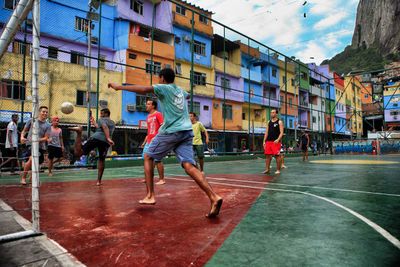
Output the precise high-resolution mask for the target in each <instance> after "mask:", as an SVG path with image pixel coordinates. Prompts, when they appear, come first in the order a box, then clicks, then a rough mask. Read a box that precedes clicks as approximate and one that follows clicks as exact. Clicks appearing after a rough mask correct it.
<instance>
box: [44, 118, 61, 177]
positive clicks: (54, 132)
mask: <svg viewBox="0 0 400 267" xmlns="http://www.w3.org/2000/svg"><path fill="white" fill-rule="evenodd" d="M59 123H60V119H59V118H58V117H53V118H51V130H50V134H49V140H48V141H47V142H48V144H47V152H48V155H47V158H48V159H49V167H48V168H49V176H53V164H54V163H56V162H59V161H60V160H61V158H62V157H63V152H64V141H63V138H62V130H61V128H60V127H58V124H59ZM54 159H56V160H55V161H54Z"/></svg>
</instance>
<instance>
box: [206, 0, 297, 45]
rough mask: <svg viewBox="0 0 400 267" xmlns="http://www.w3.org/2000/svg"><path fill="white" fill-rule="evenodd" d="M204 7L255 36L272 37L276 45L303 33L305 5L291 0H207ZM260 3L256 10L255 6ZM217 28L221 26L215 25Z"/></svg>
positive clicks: (238, 29)
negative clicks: (303, 7)
mask: <svg viewBox="0 0 400 267" xmlns="http://www.w3.org/2000/svg"><path fill="white" fill-rule="evenodd" d="M201 4H202V7H204V8H206V9H209V10H211V11H213V12H215V15H214V16H213V18H214V19H216V20H218V21H220V22H222V23H224V24H226V25H228V26H230V27H231V28H234V29H235V30H237V31H239V32H242V33H245V34H246V35H248V36H250V37H252V38H254V39H256V40H260V41H261V40H272V43H269V44H268V45H269V46H272V47H273V48H275V47H277V46H280V45H282V44H287V43H293V42H295V41H296V40H298V39H299V37H300V35H301V34H302V33H303V27H302V25H301V23H302V19H303V18H302V15H301V9H302V6H301V4H302V3H300V2H293V1H289V0H285V1H276V0H268V1H265V0H249V1H243V0H219V1H215V0H205V1H202V3H201ZM255 6H258V7H259V8H257V9H256V10H254V7H255ZM214 29H215V31H216V32H218V33H221V30H222V27H220V26H217V25H215V23H214Z"/></svg>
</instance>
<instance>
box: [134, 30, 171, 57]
mask: <svg viewBox="0 0 400 267" xmlns="http://www.w3.org/2000/svg"><path fill="white" fill-rule="evenodd" d="M129 49H131V50H133V51H137V52H141V53H144V54H151V39H149V38H146V37H142V36H139V35H134V34H129ZM153 53H154V55H156V56H159V57H163V58H167V59H171V60H174V59H175V49H174V47H173V46H172V45H169V44H167V43H163V42H160V41H155V40H154V41H153Z"/></svg>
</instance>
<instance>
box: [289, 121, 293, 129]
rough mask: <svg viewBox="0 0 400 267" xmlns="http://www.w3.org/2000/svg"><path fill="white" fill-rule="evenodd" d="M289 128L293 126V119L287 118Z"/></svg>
mask: <svg viewBox="0 0 400 267" xmlns="http://www.w3.org/2000/svg"><path fill="white" fill-rule="evenodd" d="M289 128H293V120H289Z"/></svg>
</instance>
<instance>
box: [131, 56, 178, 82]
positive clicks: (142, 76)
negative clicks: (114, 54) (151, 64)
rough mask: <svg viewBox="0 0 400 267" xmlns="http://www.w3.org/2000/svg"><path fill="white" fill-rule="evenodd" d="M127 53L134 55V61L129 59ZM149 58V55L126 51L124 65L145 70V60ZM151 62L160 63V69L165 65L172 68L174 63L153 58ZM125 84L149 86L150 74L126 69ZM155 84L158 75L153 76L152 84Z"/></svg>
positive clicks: (169, 60) (140, 70)
mask: <svg viewBox="0 0 400 267" xmlns="http://www.w3.org/2000/svg"><path fill="white" fill-rule="evenodd" d="M129 53H134V54H135V55H136V59H130V58H129ZM150 58H151V57H150V55H147V54H143V53H138V52H136V51H129V50H128V52H127V55H126V63H127V64H128V65H131V66H137V67H141V68H145V67H146V59H150ZM153 61H155V62H161V68H163V67H164V66H165V64H169V65H170V66H171V67H173V66H174V61H173V60H171V59H166V58H161V57H158V56H154V57H153ZM126 83H130V84H143V85H150V73H146V71H145V70H142V69H138V68H133V67H126ZM156 83H158V75H157V74H153V84H156Z"/></svg>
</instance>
